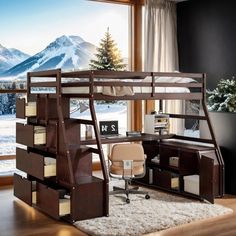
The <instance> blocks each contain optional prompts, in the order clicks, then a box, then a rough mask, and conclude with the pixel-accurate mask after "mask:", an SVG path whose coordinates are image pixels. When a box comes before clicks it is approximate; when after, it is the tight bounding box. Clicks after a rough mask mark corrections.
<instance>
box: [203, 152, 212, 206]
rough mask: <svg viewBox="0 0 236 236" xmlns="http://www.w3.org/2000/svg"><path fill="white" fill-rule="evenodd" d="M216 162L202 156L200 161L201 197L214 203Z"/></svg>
mask: <svg viewBox="0 0 236 236" xmlns="http://www.w3.org/2000/svg"><path fill="white" fill-rule="evenodd" d="M213 182H214V160H213V159H211V158H209V157H206V156H204V155H202V157H201V161H200V196H201V197H202V198H204V199H206V200H207V201H209V202H211V203H214V183H213Z"/></svg>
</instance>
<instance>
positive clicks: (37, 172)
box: [16, 148, 56, 180]
mask: <svg viewBox="0 0 236 236" xmlns="http://www.w3.org/2000/svg"><path fill="white" fill-rule="evenodd" d="M16 168H17V169H19V170H22V171H24V172H26V173H28V174H29V175H32V176H34V177H36V178H38V179H41V180H44V178H45V177H52V176H56V159H54V158H51V157H44V156H42V155H39V154H37V153H33V152H28V151H26V150H24V149H21V148H16Z"/></svg>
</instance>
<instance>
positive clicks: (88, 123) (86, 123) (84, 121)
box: [76, 119, 94, 125]
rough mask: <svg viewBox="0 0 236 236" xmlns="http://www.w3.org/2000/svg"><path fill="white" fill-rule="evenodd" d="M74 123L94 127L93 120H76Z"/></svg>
mask: <svg viewBox="0 0 236 236" xmlns="http://www.w3.org/2000/svg"><path fill="white" fill-rule="evenodd" d="M76 121H77V122H78V123H80V124H85V125H94V121H93V120H86V119H76Z"/></svg>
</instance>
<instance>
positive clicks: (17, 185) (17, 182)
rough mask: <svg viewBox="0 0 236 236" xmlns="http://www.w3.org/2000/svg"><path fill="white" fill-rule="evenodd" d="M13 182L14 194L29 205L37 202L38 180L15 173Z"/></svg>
mask: <svg viewBox="0 0 236 236" xmlns="http://www.w3.org/2000/svg"><path fill="white" fill-rule="evenodd" d="M13 182H14V196H16V197H17V198H19V199H21V200H22V201H24V202H25V203H27V204H29V205H32V204H36V181H30V180H28V179H27V178H24V177H22V176H20V175H18V174H14V178H13Z"/></svg>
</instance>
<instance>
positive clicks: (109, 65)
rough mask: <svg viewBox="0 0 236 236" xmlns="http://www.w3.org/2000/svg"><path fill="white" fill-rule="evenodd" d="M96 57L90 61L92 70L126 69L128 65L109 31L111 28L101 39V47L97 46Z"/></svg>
mask: <svg viewBox="0 0 236 236" xmlns="http://www.w3.org/2000/svg"><path fill="white" fill-rule="evenodd" d="M95 56H96V59H94V60H91V61H90V67H91V69H92V70H112V71H120V70H124V68H125V67H126V65H125V64H124V63H123V59H122V57H121V54H120V51H119V50H118V48H117V46H116V43H115V41H114V40H113V39H112V36H111V34H110V33H109V28H108V29H107V32H106V33H105V36H104V38H103V39H101V42H100V47H98V48H97V53H96V54H95Z"/></svg>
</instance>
